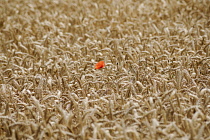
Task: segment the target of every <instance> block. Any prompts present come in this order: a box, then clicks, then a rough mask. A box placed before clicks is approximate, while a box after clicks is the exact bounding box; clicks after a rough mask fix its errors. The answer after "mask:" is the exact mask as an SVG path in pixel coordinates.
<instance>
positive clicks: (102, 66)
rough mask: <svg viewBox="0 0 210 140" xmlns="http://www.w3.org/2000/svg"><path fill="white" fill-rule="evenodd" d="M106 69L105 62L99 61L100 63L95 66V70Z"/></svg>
mask: <svg viewBox="0 0 210 140" xmlns="http://www.w3.org/2000/svg"><path fill="white" fill-rule="evenodd" d="M104 67H105V63H104V61H99V62H98V63H96V65H95V69H100V68H104Z"/></svg>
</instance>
